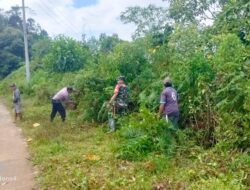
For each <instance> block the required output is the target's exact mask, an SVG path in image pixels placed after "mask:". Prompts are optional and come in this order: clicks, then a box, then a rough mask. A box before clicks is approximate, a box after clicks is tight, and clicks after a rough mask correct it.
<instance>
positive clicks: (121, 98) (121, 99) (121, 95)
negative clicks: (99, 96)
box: [114, 84, 128, 107]
mask: <svg viewBox="0 0 250 190" xmlns="http://www.w3.org/2000/svg"><path fill="white" fill-rule="evenodd" d="M117 92H118V95H117V97H116V99H115V102H116V104H118V105H119V106H121V107H127V106H128V87H127V86H126V85H125V84H123V85H119V84H117V85H116V87H115V90H114V93H117Z"/></svg>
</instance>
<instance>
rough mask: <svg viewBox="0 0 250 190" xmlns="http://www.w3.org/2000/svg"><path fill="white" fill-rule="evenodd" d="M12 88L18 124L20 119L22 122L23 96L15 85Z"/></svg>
mask: <svg viewBox="0 0 250 190" xmlns="http://www.w3.org/2000/svg"><path fill="white" fill-rule="evenodd" d="M10 87H11V88H12V91H13V95H12V100H13V105H14V111H15V122H16V120H17V118H18V117H19V119H20V120H22V109H21V94H20V91H19V89H18V88H17V86H16V84H15V83H13V84H12V85H10Z"/></svg>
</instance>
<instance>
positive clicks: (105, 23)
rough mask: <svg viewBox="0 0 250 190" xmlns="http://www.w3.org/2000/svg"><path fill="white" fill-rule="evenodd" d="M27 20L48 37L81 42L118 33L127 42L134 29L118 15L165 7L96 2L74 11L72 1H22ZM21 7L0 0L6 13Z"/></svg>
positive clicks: (147, 0) (14, 0) (157, 1)
mask: <svg viewBox="0 0 250 190" xmlns="http://www.w3.org/2000/svg"><path fill="white" fill-rule="evenodd" d="M25 4H26V6H28V7H29V8H30V9H32V10H33V11H34V12H35V14H34V13H32V12H31V11H27V17H32V18H34V19H35V20H36V21H37V22H38V23H39V24H40V25H41V26H42V27H43V28H44V29H45V30H47V31H48V33H49V34H50V35H51V36H55V35H58V34H64V35H67V36H71V37H74V38H77V39H80V36H81V34H86V35H87V37H90V36H91V35H94V36H99V34H100V33H106V34H113V33H117V34H118V35H119V37H120V38H122V39H125V40H129V39H130V38H131V34H132V33H133V32H134V30H135V26H133V25H132V24H131V25H125V24H123V23H122V22H121V21H120V20H119V16H120V13H121V12H122V11H124V10H125V9H126V8H127V7H129V6H136V5H138V6H144V7H146V6H148V5H149V4H154V5H159V6H166V2H162V0H137V1H135V0H126V1H125V0H98V2H97V4H95V5H91V6H88V7H82V8H75V7H73V0H25ZM13 5H20V6H21V0H11V1H10V0H0V7H1V8H3V9H4V10H8V9H9V8H10V7H11V6H13Z"/></svg>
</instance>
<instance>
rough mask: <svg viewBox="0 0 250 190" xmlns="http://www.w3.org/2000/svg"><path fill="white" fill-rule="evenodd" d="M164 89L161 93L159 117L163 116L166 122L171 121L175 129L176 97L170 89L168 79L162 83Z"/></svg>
mask: <svg viewBox="0 0 250 190" xmlns="http://www.w3.org/2000/svg"><path fill="white" fill-rule="evenodd" d="M163 83H164V86H165V89H164V90H163V91H162V93H161V99H160V108H159V115H160V116H163V117H164V118H165V119H166V121H169V120H170V121H171V123H172V124H173V126H174V127H175V128H177V123H178V119H179V106H178V95H177V92H176V90H175V89H174V88H173V87H172V82H171V80H170V78H169V77H167V78H165V79H164V81H163Z"/></svg>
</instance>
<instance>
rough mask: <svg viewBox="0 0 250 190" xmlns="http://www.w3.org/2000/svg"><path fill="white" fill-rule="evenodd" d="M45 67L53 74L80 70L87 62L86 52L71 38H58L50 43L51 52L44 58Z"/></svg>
mask: <svg viewBox="0 0 250 190" xmlns="http://www.w3.org/2000/svg"><path fill="white" fill-rule="evenodd" d="M45 62H46V65H47V67H48V68H49V70H51V71H53V72H61V73H65V72H72V71H77V70H80V69H82V68H83V67H84V65H85V64H87V62H88V51H87V49H86V48H84V47H83V46H82V45H81V44H80V43H79V42H77V41H75V40H73V39H72V38H68V37H64V36H58V37H57V38H56V39H55V40H54V41H53V42H52V48H51V52H50V53H49V54H48V55H47V56H46V60H45Z"/></svg>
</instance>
